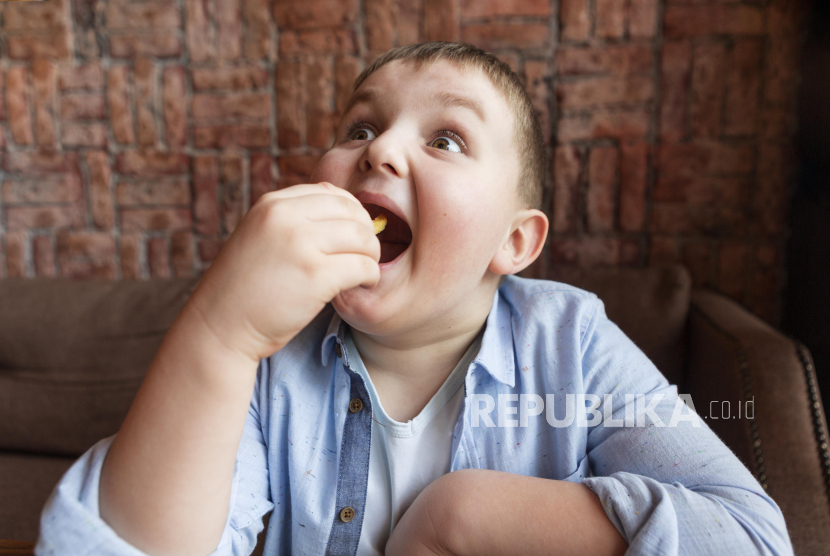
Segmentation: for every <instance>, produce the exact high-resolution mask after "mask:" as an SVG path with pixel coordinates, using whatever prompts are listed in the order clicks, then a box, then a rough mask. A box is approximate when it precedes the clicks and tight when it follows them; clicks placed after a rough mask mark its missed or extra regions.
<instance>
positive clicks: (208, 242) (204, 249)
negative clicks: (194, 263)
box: [198, 238, 225, 263]
mask: <svg viewBox="0 0 830 556" xmlns="http://www.w3.org/2000/svg"><path fill="white" fill-rule="evenodd" d="M224 244H225V240H224V239H219V238H208V239H201V240H199V247H198V250H199V260H200V261H202V262H205V263H209V262H211V261H213V259H215V258H216V256H217V255H218V254H219V251H221V250H222V246H223V245H224Z"/></svg>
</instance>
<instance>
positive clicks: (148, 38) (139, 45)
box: [109, 32, 182, 58]
mask: <svg viewBox="0 0 830 556" xmlns="http://www.w3.org/2000/svg"><path fill="white" fill-rule="evenodd" d="M109 45H110V55H111V56H113V57H114V58H134V57H136V56H155V57H158V58H174V57H176V56H179V55H180V54H181V51H182V50H181V48H182V47H181V43H180V42H179V37H177V36H176V35H173V34H168V33H158V32H157V33H155V34H144V33H140V34H133V33H127V34H124V35H110V36H109Z"/></svg>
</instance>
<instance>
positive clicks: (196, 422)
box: [99, 304, 258, 555]
mask: <svg viewBox="0 0 830 556" xmlns="http://www.w3.org/2000/svg"><path fill="white" fill-rule="evenodd" d="M257 364H258V362H257V361H254V360H252V359H251V358H250V357H248V356H244V355H242V354H240V353H238V352H236V351H234V350H232V349H231V348H229V347H228V346H225V345H224V344H223V343H222V342H221V339H220V338H217V337H216V336H215V335H213V333H212V332H211V331H210V329H209V328H208V327H207V325H206V324H205V323H204V321H202V320H201V318H200V316H199V314H198V312H197V311H195V310H193V309H192V307H191V306H190V304H188V306H186V307H185V309H184V310H183V311H182V313H181V314H180V315H179V317H178V318H177V319H176V321H175V322H174V324H173V326H172V327H171V328H170V330H169V331H168V333H167V335H166V336H165V338H164V340H163V342H162V344H161V346H160V348H159V350H158V352H157V353H156V356H155V358H154V359H153V362H152V364H151V366H150V369H149V370H148V373H147V375H146V377H145V379H144V381H143V383H142V385H141V388H140V389H139V391H138V394H137V395H136V398H135V400H134V401H133V404H132V406H131V407H130V411H129V413H128V414H127V417H126V419H125V421H124V423H123V425H122V427H121V429H120V430H119V432H118V435H117V436H116V438H115V440H114V442H113V444H112V446H111V448H110V451H109V453H108V454H107V457H106V460H105V461H104V465H103V467H102V470H101V481H100V487H99V510H100V514H101V518H102V519H103V520H104V521H106V522H107V524H109V525H110V527H112V528H113V530H115V531H116V532H117V533H118V535H119V536H121V537H122V538H123V539H124V540H126V541H127V542H129V543H130V544H132V545H133V546H135V547H136V548H138V549H139V550H141V551H143V552H146V553H148V554H153V555H155V554H159V555H161V554H165V555H166V554H176V555H189V554H193V555H197V554H208V553H210V552H212V551H213V550H215V548H216V546H217V544H218V543H219V539H220V538H221V535H222V531H223V528H224V525H225V521H226V519H227V515H228V509H229V501H230V492H231V485H232V480H233V471H234V463H235V460H236V453H237V450H238V447H239V442H240V439H241V436H242V431H243V429H244V426H245V419H246V415H247V412H248V407H249V405H250V400H251V395H252V393H253V388H254V382H255V380H256V374H257Z"/></svg>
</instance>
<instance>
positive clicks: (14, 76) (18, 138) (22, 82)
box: [6, 67, 35, 145]
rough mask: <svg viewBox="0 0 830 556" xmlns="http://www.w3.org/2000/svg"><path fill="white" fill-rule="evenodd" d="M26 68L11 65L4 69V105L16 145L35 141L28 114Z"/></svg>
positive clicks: (29, 143)
mask: <svg viewBox="0 0 830 556" xmlns="http://www.w3.org/2000/svg"><path fill="white" fill-rule="evenodd" d="M26 73H27V72H26V68H25V67H13V68H9V69H8V70H7V71H6V106H7V108H8V114H9V127H10V128H11V133H12V138H13V139H14V142H15V143H17V144H18V145H31V144H33V143H34V142H35V138H34V134H33V133H32V119H31V116H30V115H29V101H28V98H27V94H26V90H27V89H28V86H27V84H26V80H27V78H26Z"/></svg>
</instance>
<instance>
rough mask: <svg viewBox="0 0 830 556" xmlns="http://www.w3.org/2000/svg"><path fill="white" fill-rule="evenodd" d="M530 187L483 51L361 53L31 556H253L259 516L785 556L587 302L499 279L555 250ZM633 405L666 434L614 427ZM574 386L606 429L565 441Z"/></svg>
mask: <svg viewBox="0 0 830 556" xmlns="http://www.w3.org/2000/svg"><path fill="white" fill-rule="evenodd" d="M546 170H547V168H546V164H545V162H544V150H543V141H542V137H541V132H540V130H539V125H538V122H537V121H536V119H535V115H534V113H533V108H532V105H531V104H530V101H529V99H528V97H527V95H526V93H525V92H524V90H523V89H522V86H521V84H520V82H519V81H518V79H517V77H516V76H515V74H514V73H513V72H512V71H510V69H509V67H507V66H506V65H504V64H503V63H501V62H499V61H498V60H497V59H495V58H494V57H492V56H490V55H488V54H486V53H484V52H482V51H480V50H478V49H476V48H473V47H471V46H469V45H462V44H451V43H426V44H422V45H413V46H410V47H402V48H398V49H393V50H392V51H390V52H388V53H386V54H385V55H383V56H382V57H381V58H379V59H378V60H376V61H375V62H374V63H373V64H372V65H371V66H370V67H368V68H367V69H366V70H365V71H364V72H363V73H362V74H361V75H360V76H359V77H358V79H357V80H356V83H355V91H354V94H353V95H352V97H351V99H350V101H349V103H348V106H347V107H346V109H345V110H344V114H343V119H342V121H341V122H340V124H339V126H338V129H337V135H336V138H335V141H334V145H333V146H332V148H331V150H329V151H328V152H327V153H326V154H325V155H324V156H323V157H322V159H321V160H320V162H319V164H318V166H317V168H316V170H315V173H314V175H313V176H312V180H311V181H312V182H313V183H310V184H302V185H297V186H293V187H290V188H287V189H284V190H282V191H277V192H272V193H269V194H266V195H265V196H263V197H262V198H261V199H260V200H259V201H258V202H257V203H256V204H255V205H254V206H253V207H252V208H251V210H250V211H249V212H248V214H246V216H245V218H244V219H243V221H242V222H241V224H240V226H239V227H238V228H237V229H236V230H235V231H234V233H233V235H232V236H231V237H230V238H229V240H228V242H227V245H226V246H225V247H224V248H223V249H222V252H221V253H220V254H219V256H218V257H217V259H216V260H215V261H214V262H213V264H212V265H211V267H210V269H209V270H208V272H206V273H205V275H204V277H203V279H202V280H201V281H200V283H199V286H198V287H197V289H196V291H195V292H194V294H193V296H192V297H191V299H190V300H189V301H188V303H187V305H186V306H185V308H184V310H183V311H182V314H181V315H180V316H179V317H178V319H177V320H176V322H175V323H174V324H173V326H172V327H171V329H170V331H169V332H168V334H167V336H166V337H165V339H164V342H163V343H162V345H161V347H160V348H159V351H158V353H157V354H156V358H155V359H154V361H153V363H152V365H151V368H150V369H149V371H148V374H147V377H146V378H145V381H144V383H143V384H142V386H141V389H140V391H139V393H138V395H137V396H136V399H135V401H134V402H133V405H132V407H131V409H130V412H129V414H128V416H127V418H126V420H125V422H124V424H123V426H122V428H121V430H120V431H119V433H118V434H117V435H114V436H113V437H110V438H107V439H103V440H102V441H100V442H99V443H97V444H96V445H95V446H93V447H92V448H91V449H90V450H89V451H88V452H87V453H86V454H84V456H82V458H81V459H80V460H79V461H78V462H76V464H75V465H74V466H73V467H72V469H70V470H69V471H68V472H67V474H66V475H65V476H64V478H63V479H62V480H61V482H60V483H59V484H58V486H57V487H56V489H55V491H54V492H53V494H52V496H51V497H50V499H49V501H48V502H47V504H46V507H45V509H44V512H43V515H42V519H41V537H40V539H39V542H38V544H37V548H36V552H37V553H38V554H44V555H45V554H53V553H54V554H69V553H85V552H86V551H87V550H91V551H92V552H94V553H100V554H124V555H127V554H140V553H146V554H182V555H185V554H194V555H196V554H249V553H250V552H251V551H252V550H253V548H254V546H255V543H256V536H257V534H258V533H259V531H261V530H262V527H263V525H262V518H263V516H264V515H265V514H267V513H269V512H270V513H271V515H270V521H269V526H268V532H267V537H266V543H265V554H348V555H353V554H361V555H364V554H380V553H384V551H385V553H386V554H389V555H390V556H394V555H398V554H412V555H420V554H459V555H460V554H477V555H481V554H551V553H555V554H606V555H611V554H623V553H624V552H626V553H630V554H654V555H657V554H661V555H662V554H681V553H683V554H715V553H726V552H727V551H728V552H730V553H731V554H758V553H764V554H791V553H792V548H791V546H790V541H789V537H788V536H787V531H786V526H785V523H784V520H783V516H782V514H781V512H780V510H779V508H778V506H777V505H776V504H775V503H774V502H773V501H772V500H771V499H770V498H769V497H767V496H766V495H765V493H764V491H763V489H762V488H761V486H760V485H759V484H758V483H757V482H756V481H755V479H754V478H753V477H752V475H751V474H750V473H749V471H748V470H747V469H746V468H745V467H743V465H742V464H741V463H740V461H739V460H738V459H737V458H736V457H735V455H734V454H733V453H732V452H731V451H730V450H729V449H728V448H727V447H726V446H725V445H723V443H722V442H721V441H720V440H719V439H718V438H717V437H716V436H715V435H714V433H712V431H711V430H710V429H709V428H708V427H706V425H705V424H702V422H700V421H695V420H694V419H680V420H679V422H678V423H676V424H677V426H676V427H665V423H664V421H669V420H670V417H674V416H675V415H673V412H674V410H675V408H676V407H677V404H675V402H676V401H677V400H678V396H677V390H676V387H675V386H673V385H669V384H668V382H667V381H666V379H665V378H664V377H663V375H662V374H660V372H659V371H658V370H657V369H656V368H655V367H654V366H653V364H652V363H651V362H650V361H649V360H648V359H647V358H646V357H645V355H643V353H642V352H641V351H640V350H639V349H637V348H636V346H634V344H633V343H632V342H631V341H630V340H629V339H628V338H627V337H625V336H624V335H623V334H622V332H621V331H620V330H619V329H618V328H617V327H616V326H615V325H614V324H613V323H611V322H610V321H609V320H608V319H607V317H605V314H604V310H603V305H602V303H601V302H600V301H599V300H598V299H597V298H596V296H594V295H593V294H590V293H588V292H584V291H582V290H579V289H576V288H573V287H570V286H566V285H564V284H559V283H556V282H552V281H547V280H529V279H522V278H518V277H515V276H512V275H513V274H515V273H517V272H519V271H521V270H522V269H524V268H526V267H527V266H528V265H530V264H531V263H532V262H533V261H534V260H535V259H536V257H538V256H539V254H540V253H541V250H542V248H543V245H544V242H545V238H546V236H547V231H548V221H547V218H546V217H545V215H544V213H543V212H542V211H540V210H539V206H540V203H541V188H542V184H543V180H544V174H545V172H546ZM332 184H336V185H332ZM381 213H383V214H384V215H386V217H387V228H386V229H385V230H384V231H383V232H381V233H380V234H379V235H377V236H375V233H374V227H373V223H372V220H373V219H374V218H375V217H377V216H379V215H380V214H381ZM329 302H330V304H329ZM462 386H463V387H462ZM252 392H253V396H252V395H251V393H252ZM626 393H628V394H648V395H649V398H647V400H646V403H647V404H648V407H646V408H645V413H646V414H649V415H650V416H651V417H652V420H655V419H654V417H657V419H656V421H658V422H660V424H657V423H654V424H653V426H648V427H643V426H640V427H635V426H626V427H619V426H617V427H614V426H612V423H613V420H614V419H621V418H622V417H623V416H624V413H625V411H626V410H627V409H631V408H633V407H634V402H633V401H631V402H629V401H628V400H627V399H626V397H625V395H624V394H626ZM573 394H583V395H585V394H594V395H597V396H599V395H605V394H610V396H609V397H607V398H604V401H603V407H602V410H603V411H604V412H605V413H604V418H603V420H602V422H601V423H593V424H592V425H586V424H585V420H584V419H582V420H581V421H580V419H579V416H578V418H577V421H576V422H575V423H570V422H569V421H568V419H567V415H568V414H572V413H573V407H571V406H569V405H567V399H566V395H573ZM657 394H659V395H660V396H657ZM543 398H545V399H546V400H548V401H547V404H548V413H547V414H546V415H545V416H544V417H542V416H541V408H540V407H539V402H540V401H542V400H543ZM568 399H571V398H568ZM577 399H578V400H579V401H580V402H584V399H582V398H577ZM495 400H498V406H499V411H498V412H497V414H495V415H492V417H491V413H490V410H488V409H487V408H488V407H490V409H491V410H492V409H493V406H495V405H496V402H495ZM654 400H656V403H653V402H654ZM661 400H662V401H661ZM517 401H518V402H519V405H518V406H517V405H515V403H516V402H517ZM528 401H533V402H534V405H533V407H531V405H530V404H529V403H528ZM560 401H564V402H566V408H567V409H566V411H565V413H566V415H565V418H564V419H563V418H562V414H563V411H562V410H561V409H560V410H559V411H553V410H552V409H551V403H553V404H554V405H556V406H558V407H560V408H561V404H560ZM481 402H484V406H483V407H482V404H481ZM491 402H492V404H491ZM680 405H682V403H681V404H680ZM597 407H598V406H596V407H595V406H593V403H592V407H591V408H590V410H596V409H597ZM577 409H581V408H577ZM519 410H520V411H519ZM583 413H584V412H583ZM638 413H643V410H642V409H641V410H639V411H638ZM687 416H688V415H687ZM493 418H495V419H497V421H498V424H496V423H494V422H493ZM661 420H662V421H661ZM672 421H674V419H672ZM561 422H565V423H566V426H551V425H552V424H556V423H561ZM491 425H492V426H491ZM451 471H452V472H451Z"/></svg>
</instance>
